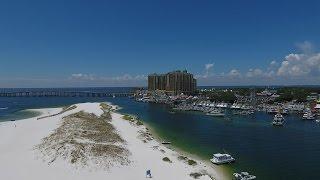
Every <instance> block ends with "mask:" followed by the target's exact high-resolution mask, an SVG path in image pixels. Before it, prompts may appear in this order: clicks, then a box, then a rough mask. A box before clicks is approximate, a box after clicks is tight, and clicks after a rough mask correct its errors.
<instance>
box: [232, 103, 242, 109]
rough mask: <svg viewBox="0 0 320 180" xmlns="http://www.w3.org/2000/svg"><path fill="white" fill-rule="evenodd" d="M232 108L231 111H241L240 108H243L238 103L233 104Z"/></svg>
mask: <svg viewBox="0 0 320 180" xmlns="http://www.w3.org/2000/svg"><path fill="white" fill-rule="evenodd" d="M230 108H231V109H240V108H241V105H240V104H237V103H233V104H232V105H231V107H230Z"/></svg>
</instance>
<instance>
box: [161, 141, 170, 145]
mask: <svg viewBox="0 0 320 180" xmlns="http://www.w3.org/2000/svg"><path fill="white" fill-rule="evenodd" d="M161 144H164V145H165V144H171V142H170V141H162V142H161Z"/></svg>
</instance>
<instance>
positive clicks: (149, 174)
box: [146, 170, 152, 178]
mask: <svg viewBox="0 0 320 180" xmlns="http://www.w3.org/2000/svg"><path fill="white" fill-rule="evenodd" d="M146 178H152V176H151V170H147V174H146Z"/></svg>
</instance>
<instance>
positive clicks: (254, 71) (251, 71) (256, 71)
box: [246, 68, 263, 78]
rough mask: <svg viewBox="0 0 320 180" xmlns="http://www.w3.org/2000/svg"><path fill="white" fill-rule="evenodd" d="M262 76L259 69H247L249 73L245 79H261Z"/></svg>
mask: <svg viewBox="0 0 320 180" xmlns="http://www.w3.org/2000/svg"><path fill="white" fill-rule="evenodd" d="M262 75H263V71H262V70H261V69H259V68H256V69H249V71H248V72H247V73H246V77H248V78H256V77H261V76H262Z"/></svg>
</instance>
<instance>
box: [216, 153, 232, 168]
mask: <svg viewBox="0 0 320 180" xmlns="http://www.w3.org/2000/svg"><path fill="white" fill-rule="evenodd" d="M210 161H211V162H212V163H213V164H217V165H220V164H226V163H231V162H234V161H235V159H234V158H233V157H232V156H231V155H229V154H221V153H217V154H213V156H212V159H210Z"/></svg>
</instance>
